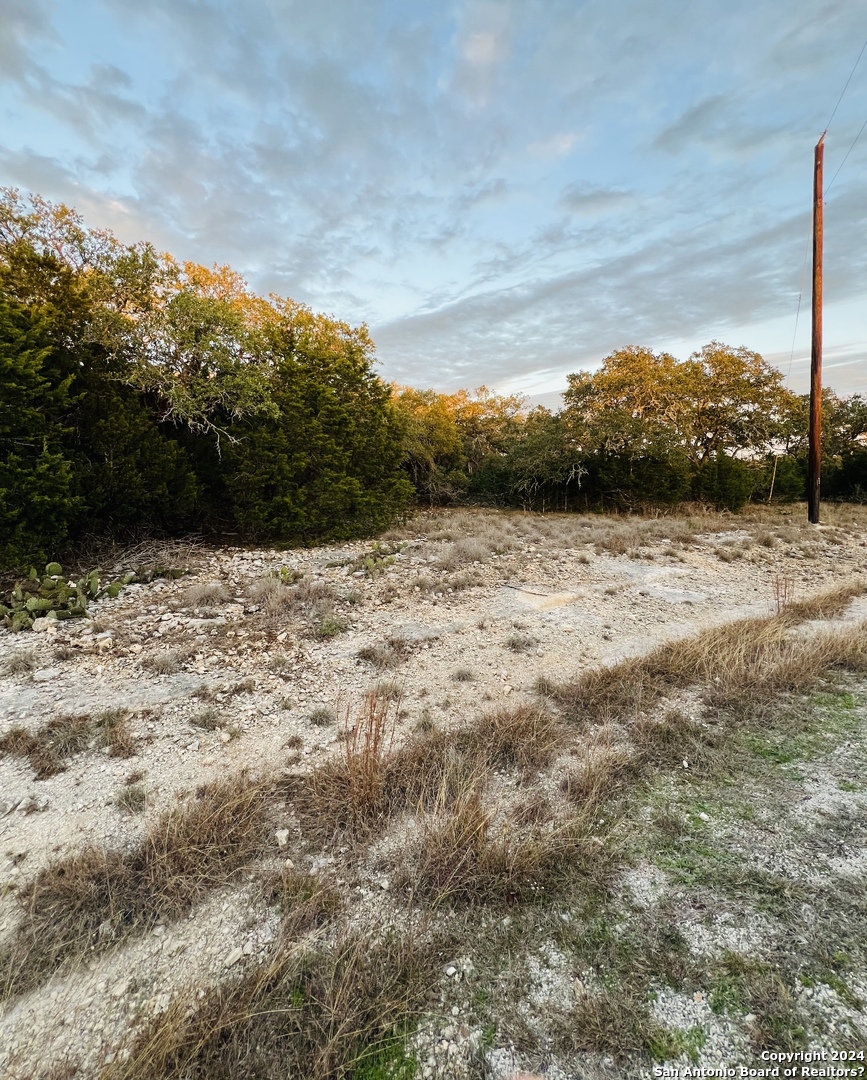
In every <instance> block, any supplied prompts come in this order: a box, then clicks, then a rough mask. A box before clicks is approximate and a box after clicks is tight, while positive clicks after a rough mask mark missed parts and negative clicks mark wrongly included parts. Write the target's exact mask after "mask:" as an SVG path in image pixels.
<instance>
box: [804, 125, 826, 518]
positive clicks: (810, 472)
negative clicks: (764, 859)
mask: <svg viewBox="0 0 867 1080" xmlns="http://www.w3.org/2000/svg"><path fill="white" fill-rule="evenodd" d="M824 158H825V132H822V137H821V138H820V139H819V141H818V142H817V143H816V155H815V163H814V167H813V348H812V352H811V355H810V453H809V458H808V460H807V517H808V518H809V521H810V524H811V525H818V524H819V485H820V481H821V478H822V194H823V189H822V166H823V164H824Z"/></svg>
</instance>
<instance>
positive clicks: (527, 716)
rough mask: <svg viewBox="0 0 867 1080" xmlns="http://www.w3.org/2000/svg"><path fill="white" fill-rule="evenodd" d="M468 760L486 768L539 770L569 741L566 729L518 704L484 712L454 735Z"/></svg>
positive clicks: (544, 713)
mask: <svg viewBox="0 0 867 1080" xmlns="http://www.w3.org/2000/svg"><path fill="white" fill-rule="evenodd" d="M454 739H455V744H456V746H457V747H458V749H459V750H460V751H461V753H463V755H464V756H465V757H466V758H467V759H469V760H476V761H483V762H484V763H485V765H486V766H487V767H488V768H501V767H508V766H516V767H517V768H519V769H527V768H541V767H542V766H544V765H549V764H550V763H551V761H552V760H553V758H554V756H555V755H556V754H557V753H558V752H559V751H560V750H562V749H563V748H564V747H565V746H566V745H567V744H568V742H569V741H570V732H569V731H568V729H567V728H566V727H565V726H564V725H563V724H562V723H561V722H560V721H559V720H557V718H556V717H555V716H553V715H552V714H551V713H550V712H549V711H548V710H547V709H545V708H540V707H539V706H537V705H519V706H517V707H515V708H511V709H510V708H502V709H497V710H496V711H494V712H490V713H485V714H484V715H483V716H481V717H479V719H477V720H476V721H475V722H474V723H472V724H470V725H468V726H467V727H466V728H464V729H462V730H461V731H460V732H458V733H457V735H456V736H454Z"/></svg>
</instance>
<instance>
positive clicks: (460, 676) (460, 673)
mask: <svg viewBox="0 0 867 1080" xmlns="http://www.w3.org/2000/svg"><path fill="white" fill-rule="evenodd" d="M452 678H453V679H454V681H455V682H475V681H476V676H475V672H473V671H472V670H471V669H470V668H458V669H457V670H456V671H453V672H452Z"/></svg>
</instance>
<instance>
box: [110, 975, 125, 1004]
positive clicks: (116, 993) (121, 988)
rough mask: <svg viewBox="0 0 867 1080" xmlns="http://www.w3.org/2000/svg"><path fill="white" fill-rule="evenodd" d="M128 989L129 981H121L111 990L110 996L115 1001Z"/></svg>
mask: <svg viewBox="0 0 867 1080" xmlns="http://www.w3.org/2000/svg"><path fill="white" fill-rule="evenodd" d="M128 988H129V979H121V980H120V982H119V983H115V985H114V986H113V987H112V988H111V996H112V997H113V998H114V999H115V1001H116V1000H117V999H118V998H122V997H123V995H124V994H125V993H126V992H127V989H128Z"/></svg>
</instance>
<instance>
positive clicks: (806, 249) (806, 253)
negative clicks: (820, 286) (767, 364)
mask: <svg viewBox="0 0 867 1080" xmlns="http://www.w3.org/2000/svg"><path fill="white" fill-rule="evenodd" d="M812 235H813V226H812V222H811V224H810V231H809V232H808V233H807V242H806V244H804V266H803V268H802V270H801V288H800V289H799V290H798V308H797V310H796V311H795V332H794V333H793V334H792V352H791V355H790V356H789V370H788V371H787V372H786V385H787V386H788V384H789V380H790V379H791V377H792V361H793V360H794V359H795V342H796V341H797V338H798V319H800V317H801V300H802V299H803V296H804V280H805V279H806V277H807V258H808V257H809V254H810V240H811V238H812Z"/></svg>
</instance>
